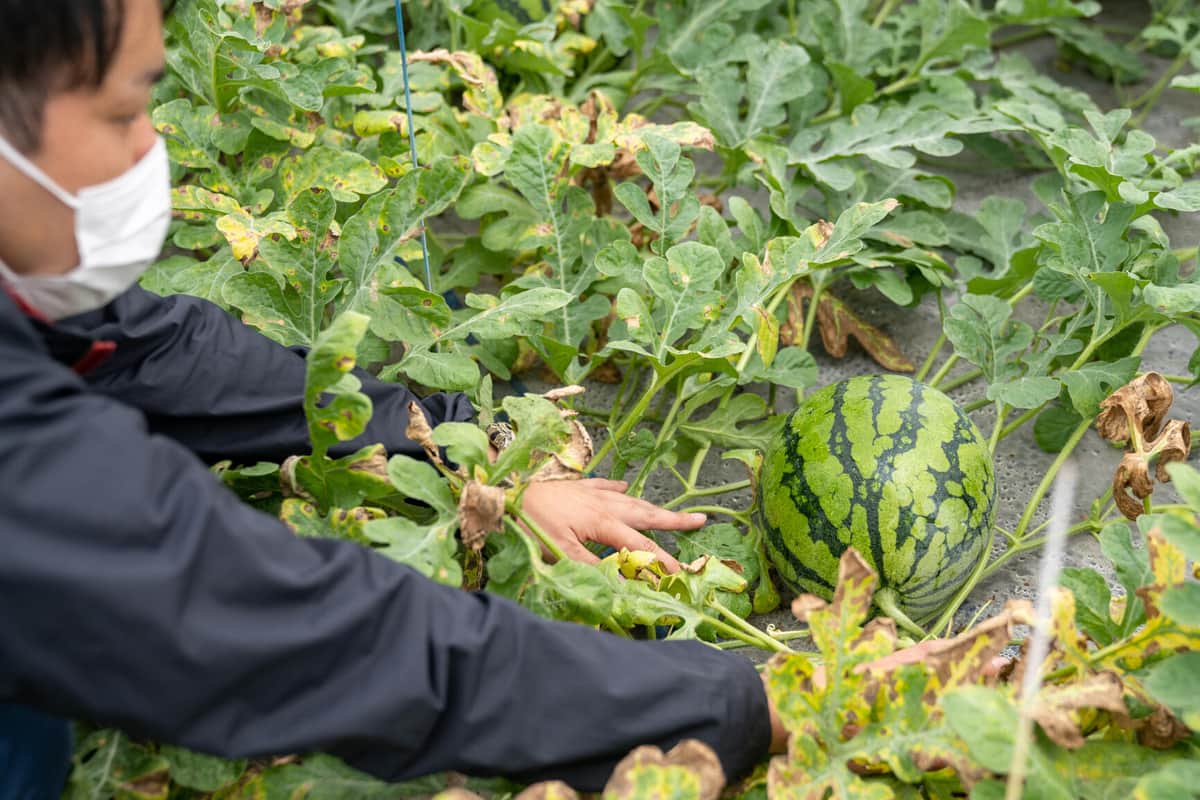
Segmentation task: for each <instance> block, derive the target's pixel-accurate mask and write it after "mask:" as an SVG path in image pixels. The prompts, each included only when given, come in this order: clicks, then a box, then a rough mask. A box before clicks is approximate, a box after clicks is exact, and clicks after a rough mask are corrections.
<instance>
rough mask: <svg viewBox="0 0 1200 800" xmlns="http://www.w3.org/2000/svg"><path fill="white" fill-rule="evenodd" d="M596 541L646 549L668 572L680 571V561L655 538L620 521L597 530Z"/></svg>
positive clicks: (612, 545) (615, 545) (613, 545)
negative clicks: (655, 540)
mask: <svg viewBox="0 0 1200 800" xmlns="http://www.w3.org/2000/svg"><path fill="white" fill-rule="evenodd" d="M595 538H596V541H598V542H600V543H601V544H606V545H608V546H609V547H615V548H616V549H618V550H620V549H621V548H622V547H624V548H626V549H629V550H644V551H646V552H650V553H653V554H654V556H655V558H657V559H658V560H659V561H661V562H662V563H663V566H665V567H666V568H667V571H668V572H678V571H679V562H678V561H676V560H675V557H674V556H672V555H671V554H670V553H668V552H667V551H666V550H663V549H662V548H661V547H659V546H658V545H657V544H655V543H654V540H652V539H650V538H649V537H647V536H644V535H642V534H641V533H638V532H637V531H635V530H634V529H633V528H631V527H629V526H628V525H624V524H622V523H620V522H612V523H609V524H608V525H607V526H605V527H604V528H602V529H601V530H600V531H598V532H597V535H596V537H595Z"/></svg>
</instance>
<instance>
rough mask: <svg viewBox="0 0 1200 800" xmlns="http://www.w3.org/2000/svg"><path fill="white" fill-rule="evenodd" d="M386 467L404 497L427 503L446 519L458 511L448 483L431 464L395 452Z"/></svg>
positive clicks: (394, 484) (393, 482)
mask: <svg viewBox="0 0 1200 800" xmlns="http://www.w3.org/2000/svg"><path fill="white" fill-rule="evenodd" d="M438 427H441V426H440V425H439V426H438ZM387 471H388V478H390V479H391V481H392V485H393V486H395V487H396V490H397V491H398V492H400V493H401V494H403V495H404V496H405V497H411V498H413V499H415V500H420V501H421V502H422V503H426V504H428V505H429V506H430V507H431V508H433V510H434V511H436V512H437V513H438V515H439V517H442V518H447V519H448V518H452V517H455V516H456V515H457V514H458V504H457V503H455V502H454V496H453V495H452V494H451V493H450V486H449V485H448V484H447V483H446V479H445V478H443V477H442V476H441V474H440V473H439V472H438V471H437V470H436V469H435V468H434V467H433V466H432V465H431V464H427V463H426V462H424V461H418V460H416V459H415V458H410V457H409V456H404V455H394V456H392V457H391V458H390V459H388V466H387Z"/></svg>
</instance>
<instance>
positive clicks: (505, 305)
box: [438, 286, 575, 341]
mask: <svg viewBox="0 0 1200 800" xmlns="http://www.w3.org/2000/svg"><path fill="white" fill-rule="evenodd" d="M574 299H575V298H574V297H572V296H571V295H570V294H569V293H567V292H564V291H562V290H561V289H552V288H550V287H548V286H543V287H539V288H536V289H528V290H526V291H523V292H516V293H513V294H510V295H508V296H507V297H504V298H503V299H501V298H498V297H496V296H495V295H490V294H473V293H472V294H468V295H467V296H466V298H465V300H466V303H467V305H468V306H470V307H471V308H473V309H476V310H477V311H478V312H479V313H477V314H474V315H471V316H469V317H467V318H466V319H464V320H463V321H462V322H459V323H457V324H456V325H454V326H453V327H451V328H449V329H447V330H446V331H444V332H443V333H442V334H441V335H440V336H439V337H438V340H439V341H445V340H458V339H465V338H467V337H468V336H471V335H475V336H478V337H480V338H482V339H505V338H508V337H510V336H516V335H518V334H521V333H525V332H528V331H529V330H530V328H531V326H532V325H534V324H536V323H540V322H541V321H543V320H544V319H545V318H546V315H547V314H549V313H550V312H551V311H555V310H557V309H560V308H562V307H563V306H565V305H567V304H568V303H570V302H572V301H573V300H574Z"/></svg>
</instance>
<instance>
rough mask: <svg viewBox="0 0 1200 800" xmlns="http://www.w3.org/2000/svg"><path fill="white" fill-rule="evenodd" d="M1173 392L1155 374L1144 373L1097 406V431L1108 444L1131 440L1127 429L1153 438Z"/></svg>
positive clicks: (1167, 384) (1169, 403) (1168, 385)
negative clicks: (1098, 409)
mask: <svg viewBox="0 0 1200 800" xmlns="http://www.w3.org/2000/svg"><path fill="white" fill-rule="evenodd" d="M1172 399H1173V392H1172V390H1171V384H1170V383H1169V382H1168V381H1167V379H1166V378H1164V377H1163V376H1162V375H1159V374H1158V373H1157V372H1147V373H1146V374H1145V375H1142V376H1140V377H1137V378H1134V379H1133V380H1132V381H1130V382H1129V383H1127V384H1125V385H1124V386H1122V387H1121V388H1120V389H1118V390H1117V391H1115V392H1113V393H1112V394H1111V395H1109V396H1108V397H1107V398H1105V399H1104V400H1103V401H1102V402H1101V403H1100V416H1099V417H1097V418H1096V430H1097V431H1098V432H1099V433H1100V435H1101V436H1103V437H1104V438H1105V439H1108V440H1109V441H1110V442H1116V443H1118V444H1119V443H1122V442H1125V441H1128V440H1129V438H1130V426H1136V429H1137V431H1138V433H1139V435H1141V436H1143V437H1145V438H1153V437H1154V436H1155V434H1157V433H1158V426H1159V425H1161V424H1162V421H1163V418H1164V417H1166V415H1167V411H1168V409H1170V407H1171V401H1172Z"/></svg>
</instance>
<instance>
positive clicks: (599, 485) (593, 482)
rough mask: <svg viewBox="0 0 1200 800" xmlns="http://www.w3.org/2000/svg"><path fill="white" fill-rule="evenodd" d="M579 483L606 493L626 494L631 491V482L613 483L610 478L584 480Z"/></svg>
mask: <svg viewBox="0 0 1200 800" xmlns="http://www.w3.org/2000/svg"><path fill="white" fill-rule="evenodd" d="M579 483H580V484H582V485H584V486H587V487H589V488H593V489H601V490H603V491H606V492H620V493H621V494H625V492H626V491H627V490H628V489H629V481H611V480H609V479H608V478H584V479H582V480H580V481H579Z"/></svg>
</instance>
